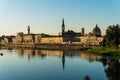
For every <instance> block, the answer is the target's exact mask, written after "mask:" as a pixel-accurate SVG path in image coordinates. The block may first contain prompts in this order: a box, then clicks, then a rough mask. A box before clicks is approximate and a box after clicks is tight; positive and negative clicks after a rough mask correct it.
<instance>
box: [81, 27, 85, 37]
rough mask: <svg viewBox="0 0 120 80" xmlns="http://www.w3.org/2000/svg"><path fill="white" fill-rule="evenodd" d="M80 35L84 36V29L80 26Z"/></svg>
mask: <svg viewBox="0 0 120 80" xmlns="http://www.w3.org/2000/svg"><path fill="white" fill-rule="evenodd" d="M81 35H82V36H84V35H85V29H84V28H81Z"/></svg>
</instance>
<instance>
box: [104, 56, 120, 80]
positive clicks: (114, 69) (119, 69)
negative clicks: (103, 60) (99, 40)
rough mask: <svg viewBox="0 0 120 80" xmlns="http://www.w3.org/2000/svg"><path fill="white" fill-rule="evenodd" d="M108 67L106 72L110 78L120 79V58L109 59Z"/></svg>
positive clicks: (110, 79) (113, 79) (111, 79)
mask: <svg viewBox="0 0 120 80" xmlns="http://www.w3.org/2000/svg"><path fill="white" fill-rule="evenodd" d="M107 61H108V63H107V64H108V68H106V69H105V72H106V74H107V76H108V78H109V80H120V61H119V59H115V58H111V59H107Z"/></svg>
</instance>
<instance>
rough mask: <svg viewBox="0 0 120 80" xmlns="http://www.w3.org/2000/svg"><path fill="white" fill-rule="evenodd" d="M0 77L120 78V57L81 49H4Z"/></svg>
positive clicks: (5, 79)
mask: <svg viewBox="0 0 120 80" xmlns="http://www.w3.org/2000/svg"><path fill="white" fill-rule="evenodd" d="M0 53H3V56H2V55H1V56H0V80H120V77H119V76H120V72H119V70H120V61H119V60H118V59H109V58H106V57H100V56H95V55H92V54H87V53H85V52H82V51H72V50H67V51H59V50H32V49H11V50H8V49H1V50H0Z"/></svg>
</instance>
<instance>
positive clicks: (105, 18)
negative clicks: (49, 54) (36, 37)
mask: <svg viewBox="0 0 120 80" xmlns="http://www.w3.org/2000/svg"><path fill="white" fill-rule="evenodd" d="M119 4H120V0H0V35H3V34H6V35H12V34H17V33H18V32H24V33H27V26H28V25H29V26H31V32H32V33H48V34H58V33H59V32H61V22H62V18H63V17H64V19H65V25H66V30H68V29H71V30H74V31H76V32H80V31H81V28H82V27H84V28H85V32H86V33H88V32H91V31H92V29H93V28H94V27H95V25H96V24H98V25H99V27H100V28H101V30H102V32H103V34H104V33H105V29H106V28H107V26H108V25H113V24H120V5H119Z"/></svg>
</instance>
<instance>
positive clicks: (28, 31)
mask: <svg viewBox="0 0 120 80" xmlns="http://www.w3.org/2000/svg"><path fill="white" fill-rule="evenodd" d="M29 34H30V26H28V35H29Z"/></svg>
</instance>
